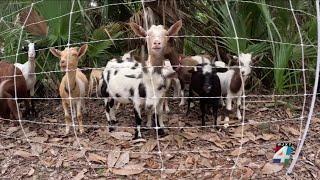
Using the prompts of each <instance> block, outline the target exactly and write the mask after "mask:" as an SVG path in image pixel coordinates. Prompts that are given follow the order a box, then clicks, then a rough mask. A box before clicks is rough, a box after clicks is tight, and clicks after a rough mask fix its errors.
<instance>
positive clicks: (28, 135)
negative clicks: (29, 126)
mask: <svg viewBox="0 0 320 180" xmlns="http://www.w3.org/2000/svg"><path fill="white" fill-rule="evenodd" d="M36 135H38V134H37V132H35V131H31V132H29V133H26V137H33V136H36Z"/></svg>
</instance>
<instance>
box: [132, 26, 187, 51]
mask: <svg viewBox="0 0 320 180" xmlns="http://www.w3.org/2000/svg"><path fill="white" fill-rule="evenodd" d="M130 26H131V29H132V30H133V31H134V32H135V34H136V35H138V36H140V37H146V41H147V46H148V51H149V53H150V54H153V55H154V56H162V55H163V54H164V53H165V52H164V51H165V48H166V47H167V44H168V41H169V40H170V36H175V35H177V34H178V32H179V31H180V29H181V26H182V21H181V20H180V21H177V22H176V23H175V24H173V25H172V26H171V27H170V28H169V29H168V30H166V29H165V28H164V26H162V25H157V26H156V25H152V26H151V27H150V29H149V30H148V31H146V30H145V29H144V28H143V27H141V26H139V25H137V24H136V23H131V24H130Z"/></svg>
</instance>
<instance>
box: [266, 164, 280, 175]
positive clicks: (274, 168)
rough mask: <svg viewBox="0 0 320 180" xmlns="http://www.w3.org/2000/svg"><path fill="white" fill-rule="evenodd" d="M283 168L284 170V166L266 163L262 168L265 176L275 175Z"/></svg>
mask: <svg viewBox="0 0 320 180" xmlns="http://www.w3.org/2000/svg"><path fill="white" fill-rule="evenodd" d="M282 168H283V165H282V164H275V163H266V164H265V165H264V166H263V168H262V173H263V174H273V173H276V172H279V171H281V170H282Z"/></svg>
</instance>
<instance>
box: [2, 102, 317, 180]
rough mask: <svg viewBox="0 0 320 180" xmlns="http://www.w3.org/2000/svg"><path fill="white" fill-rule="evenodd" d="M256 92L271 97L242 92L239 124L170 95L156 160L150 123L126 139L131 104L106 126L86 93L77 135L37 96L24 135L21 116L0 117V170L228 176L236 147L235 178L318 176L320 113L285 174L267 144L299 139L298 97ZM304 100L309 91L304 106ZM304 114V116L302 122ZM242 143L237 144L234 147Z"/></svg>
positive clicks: (60, 175) (5, 173)
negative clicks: (219, 124)
mask: <svg viewBox="0 0 320 180" xmlns="http://www.w3.org/2000/svg"><path fill="white" fill-rule="evenodd" d="M257 100H259V101H262V100H264V101H270V99H267V98H265V99H261V98H259V99H257V98H251V99H250V98H247V99H246V115H245V119H246V121H245V125H244V126H243V127H242V126H241V122H239V121H237V120H235V117H233V118H232V119H233V120H234V121H233V122H234V125H231V126H230V127H229V128H228V129H224V128H218V129H217V128H213V127H212V126H211V125H212V124H213V120H212V118H211V116H209V120H208V121H207V125H208V127H200V124H201V121H200V118H199V109H198V106H196V107H195V108H193V110H192V112H191V114H190V115H189V116H186V115H185V109H186V107H179V106H178V102H177V100H171V101H170V107H171V108H172V109H171V112H170V113H169V114H168V115H167V116H166V118H165V120H166V121H165V125H166V126H168V127H173V128H169V129H166V130H165V131H166V136H163V137H161V138H160V139H159V144H160V150H161V158H162V161H161V159H160V156H159V149H158V144H157V139H156V136H155V135H156V134H155V130H144V131H143V137H144V139H138V140H133V139H132V138H133V135H134V129H133V128H127V127H134V116H133V112H132V107H131V106H130V105H127V106H120V108H119V110H118V111H117V117H118V120H119V123H118V124H117V125H118V126H119V127H118V128H117V129H116V131H115V132H112V133H108V132H107V129H106V127H105V126H106V117H105V114H104V109H103V105H102V104H103V102H102V100H89V101H88V102H87V106H88V107H87V109H88V113H87V114H86V116H85V117H86V118H85V121H84V123H85V124H86V125H88V127H86V128H85V129H86V132H85V133H84V134H83V135H80V134H77V135H78V140H79V141H77V140H76V138H75V135H74V134H73V131H71V132H72V133H70V134H69V135H67V136H66V135H65V134H64V132H65V127H64V126H63V125H62V124H63V123H64V120H63V113H62V112H63V110H62V107H61V104H60V102H59V101H52V100H50V101H49V100H48V101H41V102H38V103H37V109H38V110H39V111H40V113H39V117H38V118H36V119H35V120H32V121H31V122H23V123H22V125H23V127H24V131H25V133H26V136H27V138H28V141H26V137H25V135H24V134H23V131H22V130H21V128H20V125H19V123H17V122H9V121H6V120H2V123H1V125H0V133H1V141H0V165H1V171H0V177H3V178H10V179H19V178H23V179H34V178H37V179H46V178H47V177H52V178H54V179H71V178H74V179H78V180H79V179H118V178H125V177H126V176H127V177H130V178H133V179H158V178H160V177H161V178H170V179H177V178H188V179H190V178H192V179H193V178H200V179H228V178H229V176H230V173H231V171H232V168H233V166H234V164H235V162H236V159H237V157H238V155H239V158H238V161H237V166H236V168H235V169H234V171H233V177H234V178H235V179H239V178H243V179H250V178H254V179H256V178H262V179H265V178H266V179H270V178H274V179H278V178H283V179H293V178H298V179H302V178H308V179H310V178H313V179H319V178H320V170H319V169H320V150H319V148H318V147H319V144H320V142H319V138H318V137H319V133H318V132H320V126H319V124H320V117H319V115H318V116H315V117H314V118H313V122H312V124H311V128H310V131H309V133H308V134H309V135H308V137H307V140H306V143H305V146H304V148H303V150H302V153H301V156H300V159H299V161H298V163H297V165H296V167H295V169H294V172H293V173H292V174H290V175H286V174H285V172H286V169H287V166H283V165H278V164H273V163H272V157H273V155H274V151H273V148H274V147H275V145H276V143H278V142H292V143H293V144H294V145H297V143H298V142H299V141H298V139H299V136H300V123H301V121H300V119H299V117H300V115H301V103H302V99H298V98H297V99H294V100H293V99H292V98H291V99H289V100H290V101H291V104H289V105H283V104H281V103H280V104H279V105H275V104H274V103H272V102H271V101H270V102H266V103H261V102H255V101H257ZM289 100H288V99H282V101H289ZM309 102H310V99H308V103H307V106H306V112H308V110H309V109H308V107H309V106H308V105H309ZM318 104H319V102H318ZM319 109H320V107H319V105H317V107H316V109H315V113H319V112H320V111H319ZM144 117H145V116H144ZM305 122H306V120H305V119H304V120H303V121H302V125H304V124H305ZM145 123H146V122H143V125H145ZM242 128H243V129H242ZM302 128H304V126H302ZM242 130H243V136H242ZM77 132H78V131H77ZM28 142H29V143H30V144H29V143H28ZM78 142H79V143H80V145H81V148H80V146H79V143H78ZM241 143H242V146H243V147H242V148H241V149H239V147H240V144H241ZM89 163H90V164H89Z"/></svg>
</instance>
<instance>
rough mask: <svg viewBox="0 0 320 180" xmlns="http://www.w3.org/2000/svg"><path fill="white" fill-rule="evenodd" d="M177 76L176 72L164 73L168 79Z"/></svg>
mask: <svg viewBox="0 0 320 180" xmlns="http://www.w3.org/2000/svg"><path fill="white" fill-rule="evenodd" d="M177 77H178V74H177V73H176V72H172V73H170V74H168V75H166V78H169V79H171V78H177Z"/></svg>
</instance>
